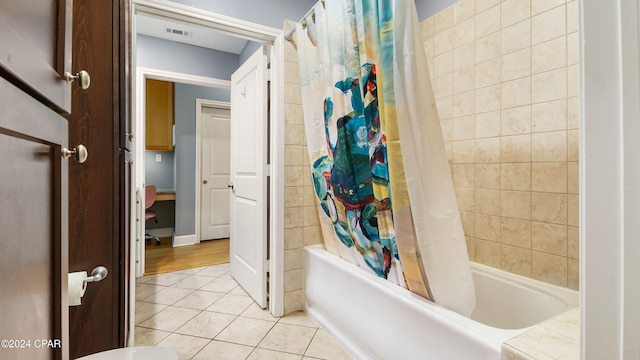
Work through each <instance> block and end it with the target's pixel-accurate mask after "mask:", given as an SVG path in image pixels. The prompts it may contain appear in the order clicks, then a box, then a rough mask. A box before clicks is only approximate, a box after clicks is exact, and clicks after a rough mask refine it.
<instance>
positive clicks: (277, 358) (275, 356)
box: [247, 348, 302, 360]
mask: <svg viewBox="0 0 640 360" xmlns="http://www.w3.org/2000/svg"><path fill="white" fill-rule="evenodd" d="M300 359H302V356H300V355H294V354H287V353H284V352H280V351H273V350H267V349H259V348H258V349H255V350H254V351H253V352H252V353H251V355H249V357H248V358H247V360H300Z"/></svg>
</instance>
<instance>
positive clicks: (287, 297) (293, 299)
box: [284, 290, 304, 314]
mask: <svg viewBox="0 0 640 360" xmlns="http://www.w3.org/2000/svg"><path fill="white" fill-rule="evenodd" d="M303 308H304V294H303V293H302V290H297V291H292V292H289V293H285V294H284V313H285V314H289V313H292V312H296V311H300V310H302V309H303Z"/></svg>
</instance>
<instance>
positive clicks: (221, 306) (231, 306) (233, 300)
mask: <svg viewBox="0 0 640 360" xmlns="http://www.w3.org/2000/svg"><path fill="white" fill-rule="evenodd" d="M252 303H253V299H252V298H250V297H246V296H238V295H230V294H226V295H225V296H223V297H221V298H220V300H218V301H216V302H214V303H213V304H212V305H211V306H209V307H208V308H207V309H206V310H207V311H215V312H220V313H225V314H232V315H240V314H242V312H243V311H245V310H246V309H247V308H248V307H249V305H251V304H252Z"/></svg>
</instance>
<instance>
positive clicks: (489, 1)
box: [476, 0, 500, 13]
mask: <svg viewBox="0 0 640 360" xmlns="http://www.w3.org/2000/svg"><path fill="white" fill-rule="evenodd" d="M496 5H500V0H476V12H477V13H480V12H482V11H485V10H487V9H489V8H491V7H493V6H496Z"/></svg>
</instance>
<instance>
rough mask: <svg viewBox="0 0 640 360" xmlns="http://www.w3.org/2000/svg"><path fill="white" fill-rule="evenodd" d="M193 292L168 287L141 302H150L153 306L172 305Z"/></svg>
mask: <svg viewBox="0 0 640 360" xmlns="http://www.w3.org/2000/svg"><path fill="white" fill-rule="evenodd" d="M194 291H195V290H191V289H180V288H175V287H168V288H165V289H162V290H160V291H158V292H157V293H155V294H153V295H151V296H149V297H146V298H144V299H142V300H143V301H146V302H152V303H154V304H163V305H173V304H174V303H176V302H177V301H179V300H181V299H182V298H184V297H185V296H187V295H189V294H191V293H193V292H194Z"/></svg>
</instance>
